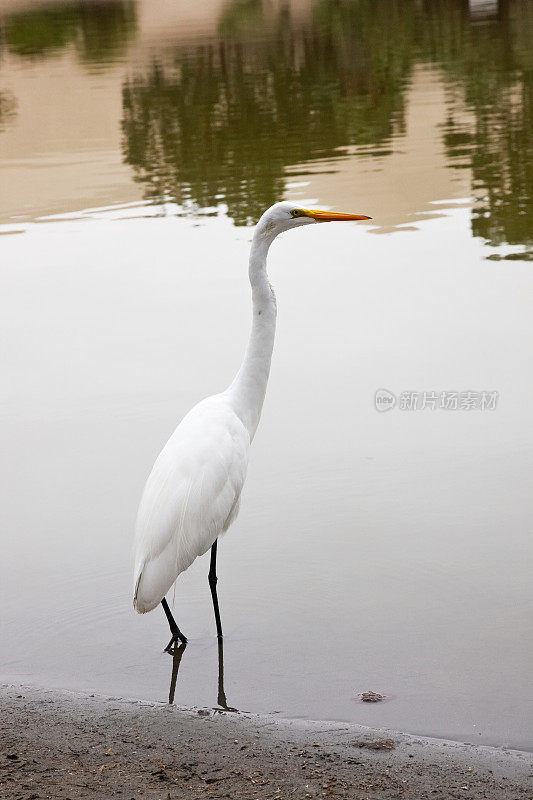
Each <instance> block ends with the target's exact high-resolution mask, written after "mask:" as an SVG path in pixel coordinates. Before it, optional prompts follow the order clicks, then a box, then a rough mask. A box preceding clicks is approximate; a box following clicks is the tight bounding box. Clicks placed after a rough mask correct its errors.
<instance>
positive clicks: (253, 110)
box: [123, 0, 410, 223]
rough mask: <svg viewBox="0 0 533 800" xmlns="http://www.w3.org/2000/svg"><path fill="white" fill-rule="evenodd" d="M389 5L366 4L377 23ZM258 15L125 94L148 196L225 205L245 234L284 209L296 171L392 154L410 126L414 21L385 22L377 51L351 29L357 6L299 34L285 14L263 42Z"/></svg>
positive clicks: (326, 15) (130, 152) (239, 9)
mask: <svg viewBox="0 0 533 800" xmlns="http://www.w3.org/2000/svg"><path fill="white" fill-rule="evenodd" d="M384 5H389V4H388V3H386V0H383V2H371V1H370V0H364V2H360V3H357V6H358V7H359V10H360V11H361V12H362V13H363V14H364V13H367V15H368V18H370V17H372V13H374V14H375V9H376V7H377V6H384ZM363 7H364V8H363ZM258 9H259V10H260V9H261V5H260V4H258V3H257V2H253V3H246V4H242V3H239V4H235V6H233V7H230V9H227V10H226V12H225V14H224V17H223V25H222V26H221V29H222V33H221V35H220V38H219V40H218V41H217V42H216V43H213V44H210V45H203V46H199V47H197V48H196V49H194V50H191V49H182V50H180V51H178V52H176V53H175V55H174V58H173V61H172V63H171V64H170V65H165V66H164V67H163V66H161V65H158V64H154V65H153V66H152V67H151V69H150V71H149V72H148V74H147V75H143V76H142V77H137V78H135V79H132V80H129V81H127V82H126V84H125V85H124V90H123V106H124V119H123V130H124V150H125V157H126V160H127V162H128V163H130V164H131V165H132V166H133V167H134V169H135V171H136V174H137V176H138V178H139V179H140V180H142V181H145V182H146V183H147V186H148V190H147V193H148V195H149V196H158V195H171V196H173V197H175V198H177V200H178V201H179V202H183V201H186V200H189V199H190V200H192V201H193V202H195V203H197V204H199V205H201V206H213V205H216V204H217V203H218V202H225V203H226V204H227V205H228V209H229V213H230V215H231V216H232V217H233V218H234V219H235V221H236V222H238V223H246V222H248V221H250V220H254V219H256V218H257V217H258V216H259V215H260V213H261V212H262V210H263V209H264V208H265V207H266V206H268V205H270V204H271V203H272V202H274V201H275V200H277V199H279V197H280V195H281V193H282V191H283V173H284V168H285V167H286V166H287V165H288V164H296V163H300V162H305V161H308V160H309V159H311V158H318V157H320V158H324V157H328V156H333V155H335V154H338V152H337V151H338V148H340V147H345V146H347V145H349V144H353V143H360V144H371V145H376V144H378V145H379V144H383V143H385V142H386V141H387V140H388V139H389V138H390V137H391V135H392V133H393V129H394V125H395V124H401V117H402V113H403V90H404V87H405V82H406V72H407V67H408V65H409V60H410V59H409V50H410V25H409V22H408V15H405V16H403V17H401V16H399V17H396V18H395V17H394V15H390V14H384V13H383V14H381V15H380V20H379V23H378V22H375V23H374V25H375V29H374V30H373V31H372V37H373V38H374V42H373V46H372V47H367V46H366V45H367V44H368V40H369V37H368V35H367V34H366V33H365V31H366V28H364V27H361V26H356V25H350V24H347V22H349V20H350V19H351V13H352V12H351V8H350V7H349V6H343V5H341V6H339V4H338V3H333V2H331V3H330V2H327V3H323V4H321V6H320V8H319V9H318V10H317V14H316V17H315V18H313V20H312V22H311V23H308V24H305V25H301V26H299V27H296V26H294V25H293V23H292V22H291V18H290V16H289V15H288V13H287V11H286V10H282V11H281V12H280V13H279V15H278V17H277V19H275V20H274V21H273V23H272V25H270V26H268V25H267V26H265V27H266V31H267V33H266V35H265V36H264V38H262V39H260V40H259V41H258V40H256V39H254V37H253V34H252V35H250V33H248V35H245V33H243V29H244V30H245V26H244V22H243V17H242V15H243V14H246V15H247V17H246V18H250V17H251V18H252V19H255V18H256V15H257V13H258ZM232 13H233V17H232ZM344 16H346V17H347V18H348V19H344V18H343V17H344ZM324 23H328V25H329V27H328V26H327V25H325V24H324ZM256 24H257V23H255V24H254V30H255V29H256ZM378 27H379V31H378ZM227 31H231V32H233V31H237V34H235V35H234V34H233V33H231V35H230V34H228V33H227ZM374 44H375V46H374Z"/></svg>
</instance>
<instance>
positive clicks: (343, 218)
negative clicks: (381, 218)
mask: <svg viewBox="0 0 533 800" xmlns="http://www.w3.org/2000/svg"><path fill="white" fill-rule="evenodd" d="M302 211H303V213H304V214H305V216H306V217H311V218H312V219H316V221H317V222H349V221H350V220H358V219H359V220H361V219H372V217H365V215H364V214H342V213H341V212H340V211H316V210H314V209H310V208H302Z"/></svg>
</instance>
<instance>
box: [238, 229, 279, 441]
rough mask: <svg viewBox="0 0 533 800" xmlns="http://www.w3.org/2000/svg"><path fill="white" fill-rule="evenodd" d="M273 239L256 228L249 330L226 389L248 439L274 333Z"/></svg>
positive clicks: (256, 414)
mask: <svg viewBox="0 0 533 800" xmlns="http://www.w3.org/2000/svg"><path fill="white" fill-rule="evenodd" d="M272 241H273V237H272V236H269V235H267V234H265V232H264V231H261V230H260V229H256V232H255V234H254V238H253V241H252V249H251V251H250V266H249V271H248V274H249V277H250V284H251V286H252V312H253V318H252V331H251V333H250V339H249V341H248V346H247V348H246V353H245V355H244V360H243V362H242V365H241V368H240V370H239V371H238V373H237V375H236V376H235V379H234V381H233V383H232V384H231V386H230V387H229V388H228V390H227V392H226V394H227V395H228V397H229V398H230V402H231V403H232V406H233V408H234V409H235V412H236V414H237V415H238V416H239V417H240V418H241V420H242V421H243V423H244V425H245V426H246V427H247V428H248V431H249V433H250V438H251V439H253V437H254V434H255V431H256V429H257V426H258V424H259V419H260V417H261V409H262V408H263V401H264V399H265V393H266V388H267V383H268V376H269V373H270V361H271V359H272V349H273V347H274V336H275V333H276V297H275V295H274V292H273V290H272V287H271V285H270V283H269V280H268V275H267V271H266V259H267V254H268V249H269V247H270V245H271V243H272Z"/></svg>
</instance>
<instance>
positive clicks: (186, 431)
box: [133, 202, 371, 650]
mask: <svg viewBox="0 0 533 800" xmlns="http://www.w3.org/2000/svg"><path fill="white" fill-rule="evenodd" d="M367 219H371V218H370V217H366V216H364V215H362V214H341V213H336V212H332V211H314V210H309V209H306V208H300V207H298V206H296V205H295V204H294V203H289V202H282V203H276V204H275V205H273V206H271V208H269V209H268V210H267V211H265V213H264V214H263V216H262V217H261V219H260V220H259V222H258V223H257V226H256V229H255V232H254V237H253V241H252V247H251V251H250V262H249V272H248V274H249V278H250V284H251V286H252V307H253V321H252V331H251V334H250V339H249V342H248V346H247V348H246V353H245V355H244V360H243V362H242V364H241V368H240V369H239V371H238V373H237V375H236V377H235V379H234V381H233V383H232V384H231V385H230V386H229V387H228V388H227V389H226V391H225V392H222V393H221V394H216V395H213V396H212V397H208V398H206V399H205V400H202V401H201V402H200V403H198V404H197V405H196V406H194V408H193V409H191V411H189V413H188V414H187V415H186V416H185V417H184V418H183V420H182V421H181V423H180V424H179V425H178V427H177V428H176V430H175V431H174V433H173V434H172V436H171V437H170V439H169V440H168V442H167V444H166V445H165V447H164V448H163V450H162V451H161V453H160V455H159V456H158V458H157V460H156V462H155V464H154V467H153V469H152V472H151V473H150V476H149V478H148V480H147V482H146V486H145V487H144V492H143V495H142V499H141V503H140V506H139V511H138V515H137V522H136V529H135V568H134V582H133V605H134V608H135V609H136V610H137V611H138V612H139V613H140V614H145V613H146V612H147V611H152V610H153V609H154V608H155V607H156V606H157V605H159V603H161V604H162V606H163V609H164V611H165V614H166V616H167V619H168V623H169V625H170V631H171V633H172V638H171V640H170V642H169V643H168V645H167V648H166V649H167V650H170V649H171V647H172V645H173V644H174V642H177V641H178V640H179V641H181V642H186V641H187V639H186V637H185V636H184V635H183V634H182V632H181V631H180V629H179V628H178V626H177V624H176V621H175V620H174V617H173V616H172V613H171V611H170V608H169V607H168V603H167V601H166V599H165V595H166V594H167V592H168V591H169V589H170V588H171V586H172V584H173V583H174V582H175V581H176V579H177V577H178V575H180V574H181V573H182V572H184V571H185V570H186V569H187V568H188V567H189V566H190V565H191V564H192V562H193V561H194V559H195V558H196V557H197V556H201V555H203V554H204V553H206V552H207V551H208V550H209V548H211V564H210V568H209V586H210V588H211V596H212V599H213V608H214V612H215V621H216V627H217V636H218V637H219V639H220V638H221V637H222V625H221V622H220V611H219V608H218V599H217V591H216V584H217V576H216V557H217V539H218V536H219V535H220V534H221V533H223V532H224V531H226V530H227V529H228V528H229V526H230V525H231V523H232V522H233V520H234V519H235V518H236V516H237V514H238V511H239V500H240V496H241V491H242V487H243V484H244V480H245V477H246V469H247V466H248V453H249V450H250V444H251V442H252V440H253V438H254V434H255V431H256V429H257V425H258V424H259V418H260V416H261V409H262V406H263V400H264V399H265V392H266V387H267V382H268V375H269V372H270V361H271V358H272V348H273V346H274V333H275V329H276V298H275V295H274V292H273V290H272V287H271V285H270V283H269V280H268V275H267V271H266V259H267V254H268V249H269V247H270V245H271V244H272V242H273V241H274V239H275V238H276V236H277V235H278V234H280V233H282V232H283V231H287V230H289V229H290V228H297V227H299V226H300V225H309V224H311V223H316V222H333V221H348V220H367Z"/></svg>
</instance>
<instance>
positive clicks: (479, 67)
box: [421, 0, 533, 244]
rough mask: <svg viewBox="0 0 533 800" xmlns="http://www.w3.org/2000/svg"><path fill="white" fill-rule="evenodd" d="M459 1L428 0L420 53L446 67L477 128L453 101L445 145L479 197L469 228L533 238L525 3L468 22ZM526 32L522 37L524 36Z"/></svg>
mask: <svg viewBox="0 0 533 800" xmlns="http://www.w3.org/2000/svg"><path fill="white" fill-rule="evenodd" d="M467 11H468V9H467V8H466V7H464V6H461V5H460V4H457V3H451V2H443V1H442V0H434V2H431V3H429V2H428V3H427V6H426V11H425V25H424V27H423V29H422V30H421V44H422V51H423V52H424V55H425V56H426V57H429V58H431V59H432V60H434V61H438V62H440V63H441V64H442V65H443V68H444V70H445V74H446V79H447V81H448V82H449V84H450V86H451V87H452V89H453V87H454V86H459V87H461V88H462V90H463V93H464V97H465V99H466V103H467V105H468V107H469V108H470V109H471V110H472V112H473V114H474V119H475V122H474V125H473V127H471V126H465V124H464V123H462V122H461V120H460V112H459V109H458V107H457V104H456V103H454V102H453V101H452V102H450V107H449V118H448V120H447V124H446V127H445V134H444V144H445V147H446V151H447V154H448V156H449V157H450V159H451V163H452V165H453V166H456V167H462V166H468V167H470V168H471V169H472V173H473V189H474V192H475V194H476V196H478V197H480V198H482V199H481V200H480V202H479V203H478V204H477V206H476V208H475V209H474V210H473V213H472V229H473V233H474V235H476V236H482V237H484V238H485V239H487V240H489V241H490V242H491V243H493V244H499V243H502V242H510V243H513V244H522V243H528V242H532V241H533V225H532V219H531V214H532V210H533V209H532V201H531V191H532V186H533V140H532V132H533V82H532V81H533V71H532V67H533V64H532V63H529V64H528V63H527V58H528V57H529V59H530V60H531V53H530V52H529V54H528V53H527V49H526V48H525V47H523V46H521V40H520V36H521V35H523V31H524V30H525V31H528V30H529V32H530V33H531V30H532V28H533V14H532V13H531V6H530V7H529V19H528V6H527V4H526V3H518V2H517V3H501V11H500V19H499V20H496V21H494V22H492V23H488V24H484V25H472V24H471V23H470V20H469V18H468V13H467ZM526 35H527V34H526Z"/></svg>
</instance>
